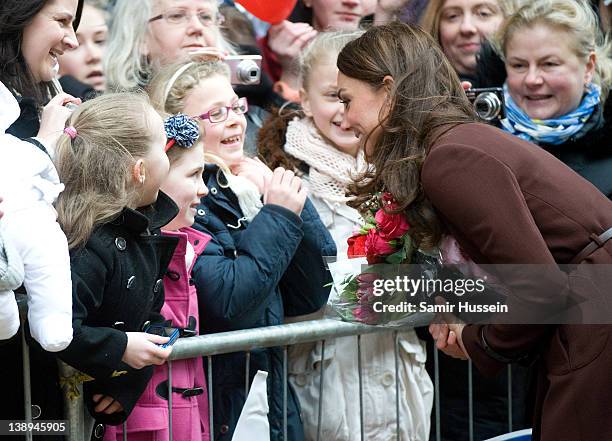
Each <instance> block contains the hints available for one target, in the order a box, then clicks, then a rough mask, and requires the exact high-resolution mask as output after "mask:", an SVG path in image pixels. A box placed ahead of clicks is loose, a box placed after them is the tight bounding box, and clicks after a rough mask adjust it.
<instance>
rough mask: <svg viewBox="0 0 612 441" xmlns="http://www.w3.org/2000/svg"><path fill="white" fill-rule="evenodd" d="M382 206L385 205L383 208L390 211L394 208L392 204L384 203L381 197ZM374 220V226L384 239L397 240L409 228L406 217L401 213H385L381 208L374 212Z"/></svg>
mask: <svg viewBox="0 0 612 441" xmlns="http://www.w3.org/2000/svg"><path fill="white" fill-rule="evenodd" d="M383 204H385V205H384V206H385V208H387V209H391V208H392V207H393V208H395V207H394V206H395V203H394V202H389V203H385V198H384V197H383ZM374 218H375V219H376V225H377V227H378V230H379V231H380V235H381V236H382V237H384V238H385V239H389V240H391V239H398V238H400V237H402V236H403V235H404V234H406V231H408V229H409V228H410V225H408V222H407V221H406V217H405V216H404V214H403V213H395V214H391V213H386V212H385V211H384V210H383V209H382V208H381V209H380V210H378V211H377V212H376V214H375V215H374Z"/></svg>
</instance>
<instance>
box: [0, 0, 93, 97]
mask: <svg viewBox="0 0 612 441" xmlns="http://www.w3.org/2000/svg"><path fill="white" fill-rule="evenodd" d="M82 8H83V0H4V1H2V2H0V81H2V82H3V83H4V84H5V85H6V86H7V87H8V88H9V89H10V90H11V91H12V92H13V93H15V94H18V95H20V96H22V97H33V98H34V99H35V101H36V104H37V105H39V106H40V105H42V104H44V103H45V102H46V101H47V100H48V99H49V98H50V97H52V96H53V95H55V94H56V93H57V90H56V88H55V87H54V86H53V85H52V83H51V80H53V79H54V78H55V75H56V74H57V69H58V60H57V57H58V56H59V55H61V54H63V53H64V52H66V51H69V50H72V49H74V48H76V47H77V46H78V43H77V40H76V36H75V34H74V32H75V29H76V28H77V26H78V24H79V21H80V18H81V10H82Z"/></svg>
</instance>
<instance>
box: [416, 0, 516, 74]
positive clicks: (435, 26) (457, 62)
mask: <svg viewBox="0 0 612 441" xmlns="http://www.w3.org/2000/svg"><path fill="white" fill-rule="evenodd" d="M505 4H506V2H502V1H500V0H431V1H430V2H429V3H428V5H427V8H426V9H425V12H424V13H423V18H422V19H421V23H420V24H421V26H422V27H423V29H425V30H426V31H427V32H428V33H429V34H430V35H431V36H432V37H433V38H434V39H435V40H436V41H438V43H439V44H440V46H441V47H442V50H443V52H444V55H446V56H447V57H448V59H449V61H450V62H451V64H452V65H453V67H454V68H455V70H456V71H457V73H458V74H459V76H461V77H466V79H470V77H472V76H474V74H475V73H476V54H478V52H479V51H480V47H481V44H482V42H483V40H484V39H485V38H487V37H488V36H490V35H491V34H493V33H494V32H495V31H496V30H497V28H498V27H499V26H500V24H501V23H502V20H503V18H504V15H505V12H506V11H505V9H503V8H502V6H504V5H505Z"/></svg>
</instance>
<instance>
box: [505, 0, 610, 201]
mask: <svg viewBox="0 0 612 441" xmlns="http://www.w3.org/2000/svg"><path fill="white" fill-rule="evenodd" d="M602 41H603V38H602V35H601V32H600V30H599V28H598V24H597V16H596V15H595V13H594V12H593V10H592V9H591V8H590V7H589V6H588V5H586V4H583V3H581V2H578V1H574V0H546V1H541V0H540V1H537V2H533V3H531V2H530V3H527V4H526V5H525V6H524V7H523V8H521V9H520V10H518V11H517V12H516V14H514V15H512V16H511V17H510V18H509V19H508V20H507V22H506V23H505V24H504V25H503V26H502V28H501V30H500V34H499V47H500V49H501V51H502V53H503V57H504V59H505V64H506V71H507V75H508V76H507V79H506V83H505V86H504V90H505V101H506V108H507V118H506V119H505V120H504V121H503V122H502V124H503V128H504V130H506V131H508V132H510V133H512V134H514V135H516V136H518V137H520V138H522V139H526V140H528V141H531V142H534V143H536V144H538V145H539V146H540V147H542V148H543V149H544V150H546V151H547V152H549V153H551V154H553V155H554V156H556V157H557V158H558V159H560V160H561V161H563V162H564V163H565V164H567V165H568V166H569V167H570V168H572V169H573V170H574V171H576V172H577V173H578V174H580V175H581V176H582V177H584V178H585V179H586V180H588V181H589V182H591V183H592V184H593V185H595V187H597V188H598V189H599V190H600V191H601V192H602V193H603V194H605V195H606V196H608V198H612V149H611V148H610V145H609V144H610V139H612V109H611V108H610V106H607V107H606V105H605V104H606V98H607V96H608V92H609V89H610V84H611V82H612V58H611V56H612V44H611V43H610V42H606V44H602V43H601V42H602Z"/></svg>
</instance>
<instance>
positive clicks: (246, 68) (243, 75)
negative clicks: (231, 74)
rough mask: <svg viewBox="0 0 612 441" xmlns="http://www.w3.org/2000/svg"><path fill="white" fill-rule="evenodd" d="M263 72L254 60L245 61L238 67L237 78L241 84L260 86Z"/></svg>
mask: <svg viewBox="0 0 612 441" xmlns="http://www.w3.org/2000/svg"><path fill="white" fill-rule="evenodd" d="M260 75H261V70H260V68H259V66H258V65H257V63H255V62H254V61H253V60H243V61H241V62H240V63H239V64H238V66H237V67H236V78H237V79H238V81H240V83H241V84H258V83H259V77H260Z"/></svg>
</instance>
